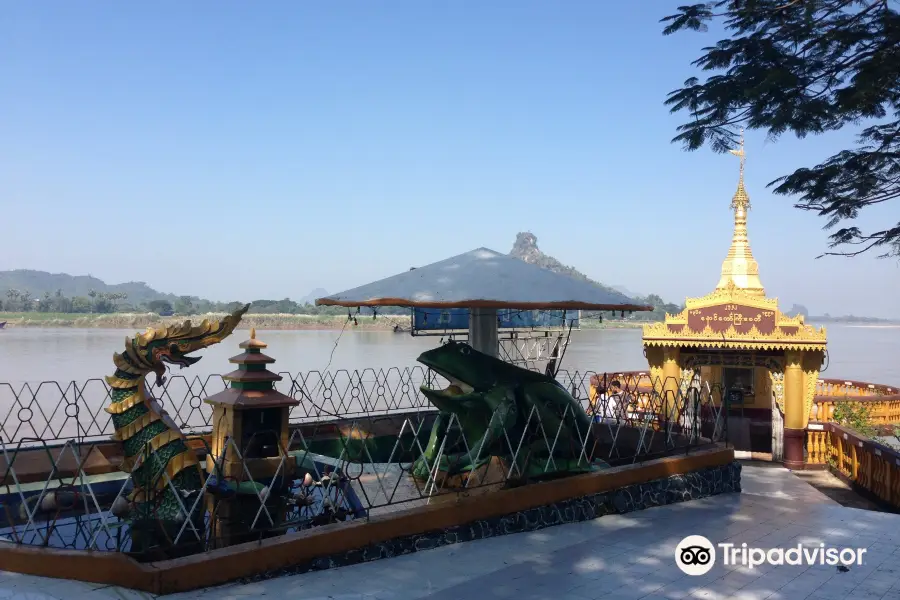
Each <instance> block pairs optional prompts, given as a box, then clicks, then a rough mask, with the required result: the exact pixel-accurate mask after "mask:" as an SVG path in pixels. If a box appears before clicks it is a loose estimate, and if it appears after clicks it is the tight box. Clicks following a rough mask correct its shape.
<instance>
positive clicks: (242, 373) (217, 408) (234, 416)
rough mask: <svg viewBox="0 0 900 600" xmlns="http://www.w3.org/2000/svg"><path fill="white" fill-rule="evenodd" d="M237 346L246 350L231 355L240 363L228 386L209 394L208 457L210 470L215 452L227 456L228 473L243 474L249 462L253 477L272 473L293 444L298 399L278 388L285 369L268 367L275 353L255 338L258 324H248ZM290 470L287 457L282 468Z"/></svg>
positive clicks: (224, 467) (224, 466)
mask: <svg viewBox="0 0 900 600" xmlns="http://www.w3.org/2000/svg"><path fill="white" fill-rule="evenodd" d="M238 346H239V347H240V348H241V349H242V350H243V352H242V353H241V354H238V355H237V356H232V357H231V358H229V359H228V361H229V362H230V363H232V364H236V365H237V366H238V368H237V369H236V370H234V371H232V372H231V373H228V374H227V375H223V376H222V379H224V380H225V381H227V382H229V383H230V385H229V387H228V388H227V389H225V390H224V391H221V392H219V393H218V394H215V395H213V396H210V397H209V398H207V399H206V402H207V403H208V404H212V405H213V435H212V453H211V456H208V457H207V470H208V471H209V472H210V473H213V472H214V471H215V464H214V460H213V457H216V458H217V459H218V460H222V461H223V464H222V465H221V468H222V471H223V473H224V475H225V477H226V478H228V477H239V478H240V477H241V476H242V473H243V469H244V466H245V465H246V467H247V469H248V470H249V471H250V473H251V474H252V475H253V477H254V478H257V477H266V476H271V475H272V474H273V473H274V472H275V471H276V470H277V469H278V465H279V464H280V463H281V462H282V461H281V458H282V457H284V456H285V455H286V453H287V451H288V450H289V449H288V447H287V446H288V441H289V432H288V419H289V416H290V409H291V407H293V406H296V405H297V404H299V403H300V402H299V401H297V400H294V399H293V398H291V397H290V396H287V395H285V394H282V393H281V392H279V391H278V390H276V389H275V382H276V381H281V375H278V374H276V373H272V372H271V371H269V370H268V368H267V365H270V364H272V363H274V362H275V359H274V358H272V357H270V356H266V355H265V354H263V353H262V350H263V349H264V348H266V347H267V345H266V344H265V343H264V342H262V341H261V340H258V339H256V328H253V329H251V330H250V339H249V340H247V341H244V342H241V343H240V344H238ZM229 439H231V440H233V441H234V443H235V444H236V445H237V447H238V449H239V450H240V454H239V455H238V454H237V453H235V452H234V451H233V448H231V447H230V446H229V444H228V443H227V440H229ZM292 470H293V461H288V462H287V463H286V464H285V465H284V468H283V469H282V473H283V474H286V473H289V472H290V471H292Z"/></svg>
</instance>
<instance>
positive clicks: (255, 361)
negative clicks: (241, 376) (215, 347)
mask: <svg viewBox="0 0 900 600" xmlns="http://www.w3.org/2000/svg"><path fill="white" fill-rule="evenodd" d="M228 362H230V363H235V364H239V365H270V364H272V363H274V362H275V359H274V358H272V357H271V356H266V355H265V354H263V353H261V352H256V353H250V352H243V353H241V354H238V355H237V356H232V357H231V358H229V359H228Z"/></svg>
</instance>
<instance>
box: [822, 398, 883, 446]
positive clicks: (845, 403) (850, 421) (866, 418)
mask: <svg viewBox="0 0 900 600" xmlns="http://www.w3.org/2000/svg"><path fill="white" fill-rule="evenodd" d="M833 418H834V420H835V422H836V423H838V424H839V425H843V426H845V427H849V428H850V429H852V430H854V431H856V432H857V433H859V434H860V435H863V436H865V437H868V438H873V437H875V436H876V435H877V434H878V429H877V428H876V427H875V425H874V424H873V423H872V411H871V409H870V408H869V406H868V405H867V404H866V403H865V402H855V401H850V400H846V399H845V400H838V401H837V402H835V404H834V417H833Z"/></svg>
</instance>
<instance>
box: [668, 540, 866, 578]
mask: <svg viewBox="0 0 900 600" xmlns="http://www.w3.org/2000/svg"><path fill="white" fill-rule="evenodd" d="M717 548H718V550H717ZM866 551H867V549H866V548H832V547H826V546H825V544H823V543H820V544H817V545H803V544H797V545H796V546H794V547H791V548H771V549H767V550H766V549H763V548H751V547H748V546H747V544H741V545H740V546H736V545H735V544H730V543H720V544H717V545H715V546H714V545H713V543H712V542H710V541H709V540H708V539H706V538H705V537H703V536H702V535H689V536H688V537H686V538H684V539H683V540H681V542H679V543H678V546H676V547H675V564H677V565H678V568H679V569H681V571H682V572H683V573H685V574H687V575H704V574H705V573H708V572H709V570H710V569H712V568H713V566H714V565H715V564H716V555H717V554H718V555H720V556H721V557H722V564H723V565H742V566H745V567H748V568H750V569H752V568H754V567H758V566H760V565H763V564H770V565H808V566H812V565H828V566H832V567H833V566H837V565H839V564H840V565H846V566H849V565H861V564H863V555H864V554H865V553H866Z"/></svg>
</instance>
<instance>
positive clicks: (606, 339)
mask: <svg viewBox="0 0 900 600" xmlns="http://www.w3.org/2000/svg"><path fill="white" fill-rule="evenodd" d="M248 333H249V332H248V331H247V330H245V329H242V330H239V331H237V332H236V333H235V334H233V335H232V336H231V337H230V338H228V339H227V340H226V341H225V342H223V343H221V344H218V345H216V346H213V347H211V348H207V349H206V350H203V351H202V352H200V353H198V354H199V355H200V356H201V357H202V358H203V360H201V361H200V362H198V363H197V364H195V365H194V366H192V367H191V368H189V369H186V370H184V371H180V370H177V369H176V370H175V371H174V372H172V373H170V376H169V378H168V381H167V383H166V386H165V387H164V388H157V387H154V388H153V394H154V396H155V397H156V398H158V399H159V400H160V401H161V403H162V404H163V406H164V407H165V409H166V410H168V411H170V413H172V415H173V416H174V417H175V419H176V420H177V421H178V423H179V424H180V425H181V426H182V427H183V428H185V429H188V428H194V429H195V430H199V429H201V428H204V427H208V426H209V424H210V419H211V416H212V414H211V407H210V405H208V404H206V403H204V402H203V398H206V397H208V396H210V395H212V394H215V393H217V392H219V391H221V390H222V389H224V385H225V384H224V382H223V381H222V379H221V378H220V377H217V376H216V375H220V374H224V373H227V372H229V371H231V370H232V369H233V368H234V365H232V364H230V363H229V362H228V358H229V357H231V356H235V355H236V354H239V353H240V352H241V350H240V349H239V348H238V344H239V343H240V342H242V341H243V340H245V339H247V337H248ZM898 334H900V328H897V327H893V328H887V327H853V326H846V325H845V326H832V327H830V328H829V344H828V345H829V361H828V365H827V369H826V371H825V372H824V373H823V374H822V376H823V377H831V378H840V379H853V380H862V381H869V382H874V383H882V384H897V383H900V360H898V358H900V335H898ZM129 335H134V331H132V330H110V329H32V328H13V329H8V330H2V331H0V439H2V440H7V441H13V442H17V441H23V442H25V443H29V442H28V439H29V438H32V439H33V438H39V439H43V440H47V441H50V440H66V439H71V438H75V437H78V438H80V439H84V438H93V439H105V438H108V436H109V434H110V433H112V428H111V423H110V422H109V415H107V414H106V413H105V412H103V410H102V408H103V407H104V406H105V405H107V404H108V403H109V398H108V396H107V391H106V387H105V384H104V383H103V381H102V378H103V377H104V376H105V375H109V374H112V370H113V365H112V355H113V353H114V352H117V351H121V350H122V349H123V348H124V342H125V338H126V336H129ZM257 337H258V339H260V340H262V341H264V342H266V343H267V344H268V345H269V347H268V349H267V350H266V354H268V355H269V356H271V357H273V358H275V359H276V361H277V362H276V364H275V365H272V366H271V367H270V369H271V370H273V371H275V372H278V373H282V374H288V375H289V376H285V378H284V380H283V381H281V382H280V383H279V384H278V389H279V390H280V391H282V392H284V393H287V394H292V395H293V396H294V397H295V398H297V399H298V400H301V403H300V405H298V406H296V407H295V408H294V409H292V412H291V418H292V420H298V419H299V420H305V419H309V418H322V417H324V418H329V417H335V416H339V415H340V416H352V415H354V414H357V415H358V414H361V413H364V412H370V411H374V412H380V411H383V410H389V409H398V408H404V409H409V408H411V407H414V406H422V405H423V402H425V400H424V398H423V397H422V396H421V395H419V394H418V393H417V389H418V386H419V385H420V384H421V383H423V382H424V381H423V379H424V377H425V376H426V373H425V370H424V369H422V368H421V366H418V367H417V363H416V360H415V359H416V357H417V356H418V355H419V354H420V353H421V352H423V351H424V350H427V349H429V348H434V347H435V346H436V345H437V344H438V343H439V342H440V338H438V337H410V336H409V335H406V334H395V333H391V332H381V331H354V330H347V331H344V332H343V333H341V332H338V331H283V330H280V331H279V330H272V331H259V332H258V335H257ZM572 338H573V339H572V342H571V344H570V345H569V348H568V350H567V352H566V354H565V356H564V357H563V361H562V369H564V370H566V371H569V373H570V375H574V373H573V372H574V371H576V370H577V371H581V372H582V375H581V376H580V377H579V378H578V379H577V380H576V381H577V382H578V383H577V385H579V386H580V387H581V388H582V389H581V391H580V393H581V394H584V393H585V389H586V388H584V386H585V384H586V381H584V380H583V379H584V377H583V372H584V371H596V372H603V371H605V372H613V373H615V372H621V371H640V370H646V369H647V362H646V360H645V359H644V356H643V352H642V348H641V331H640V330H639V329H602V330H597V329H586V330H584V331H576V332H573V334H572ZM389 369H390V371H389ZM326 370H327V371H328V372H329V374H328V375H326V374H324V372H325V371H326ZM316 372H318V373H316ZM154 379H155V378H153V377H151V380H154ZM570 384H574V382H570Z"/></svg>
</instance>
